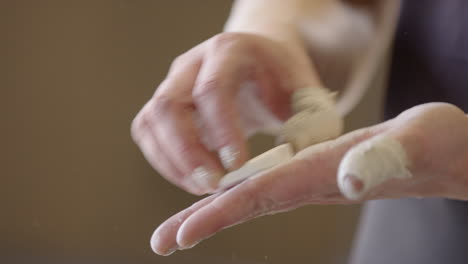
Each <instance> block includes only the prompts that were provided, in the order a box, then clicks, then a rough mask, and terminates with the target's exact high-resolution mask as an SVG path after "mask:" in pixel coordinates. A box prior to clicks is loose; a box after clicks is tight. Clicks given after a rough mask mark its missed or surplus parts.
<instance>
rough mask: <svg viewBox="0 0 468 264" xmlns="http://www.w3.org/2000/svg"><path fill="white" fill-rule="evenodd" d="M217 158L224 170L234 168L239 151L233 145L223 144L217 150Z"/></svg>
mask: <svg viewBox="0 0 468 264" xmlns="http://www.w3.org/2000/svg"><path fill="white" fill-rule="evenodd" d="M218 154H219V159H220V160H221V163H222V164H223V167H224V168H225V169H226V170H232V169H235V166H236V161H237V159H238V158H239V154H240V151H239V150H238V149H237V148H236V147H234V146H224V147H222V148H221V149H220V150H219V153H218Z"/></svg>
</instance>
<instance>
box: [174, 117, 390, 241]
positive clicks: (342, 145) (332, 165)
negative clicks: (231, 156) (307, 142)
mask: <svg viewBox="0 0 468 264" xmlns="http://www.w3.org/2000/svg"><path fill="white" fill-rule="evenodd" d="M381 130H383V126H382V127H377V128H373V129H366V130H361V131H356V132H355V133H351V134H348V135H347V136H346V137H344V138H340V139H339V140H334V141H328V142H324V143H321V144H318V145H314V146H312V147H309V148H307V149H305V150H303V151H301V152H299V153H297V154H296V156H294V157H293V159H292V160H291V161H290V162H288V163H285V164H283V165H279V166H277V167H275V168H272V169H271V170H269V171H265V172H263V173H260V174H258V175H256V176H254V177H252V178H250V179H249V180H247V181H245V182H243V183H241V184H239V185H237V186H236V187H234V188H232V189H230V190H229V191H227V192H225V193H224V194H223V195H221V196H220V197H218V198H217V199H215V200H214V201H212V202H211V203H210V204H207V205H205V206H204V207H203V208H201V209H200V210H198V211H197V212H195V213H193V214H192V215H191V216H190V217H189V218H188V219H187V220H186V221H185V222H184V223H183V224H182V226H181V227H180V229H179V231H178V233H177V243H178V244H179V245H181V246H183V247H192V246H194V245H195V244H197V243H198V242H200V241H201V240H203V239H206V238H208V237H210V236H212V235H214V234H215V233H216V232H218V231H220V230H222V229H224V228H226V227H229V226H232V225H236V224H239V223H242V222H245V221H248V220H250V219H252V218H254V217H258V216H261V215H264V214H271V213H275V212H283V211H287V210H292V209H294V208H297V207H299V206H302V205H305V204H309V203H322V204H328V203H349V201H348V200H346V199H345V198H344V197H343V196H342V195H341V194H340V190H339V189H338V187H337V184H336V171H337V168H338V165H339V162H340V160H341V158H342V157H343V155H344V154H345V152H346V151H347V150H348V149H349V148H351V146H353V145H354V144H356V143H357V142H361V141H363V140H365V139H367V138H369V137H371V136H373V135H375V134H377V133H380V132H381Z"/></svg>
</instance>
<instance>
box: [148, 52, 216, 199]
mask: <svg viewBox="0 0 468 264" xmlns="http://www.w3.org/2000/svg"><path fill="white" fill-rule="evenodd" d="M192 60H195V61H192ZM200 64H201V56H198V57H196V58H195V59H194V58H190V59H189V60H186V59H184V57H181V58H179V59H177V60H176V62H175V63H173V66H172V67H171V70H170V73H169V75H168V77H167V79H166V80H165V81H164V82H163V83H162V84H161V85H160V87H159V88H158V90H157V91H156V93H155V96H154V100H153V101H154V103H153V105H152V106H153V107H152V109H151V110H150V111H151V112H152V113H153V116H154V118H153V120H156V122H154V124H153V130H154V131H155V132H154V133H156V134H157V136H158V139H159V145H160V147H161V152H162V153H163V155H165V156H167V157H168V159H169V160H170V161H171V162H172V163H173V164H175V165H176V166H177V167H178V168H179V170H180V171H181V172H182V174H183V178H191V180H187V183H190V182H196V183H197V185H198V187H200V188H201V189H202V190H203V193H207V192H213V190H214V189H216V184H217V182H218V180H219V178H220V177H221V175H222V174H223V169H222V166H221V165H220V164H219V161H218V159H217V157H216V155H215V154H213V153H211V152H210V151H209V150H208V149H207V148H206V146H205V145H204V144H202V142H201V137H200V131H199V130H198V127H197V126H196V124H195V122H194V119H193V117H194V107H193V102H192V94H191V91H192V87H193V85H194V83H195V79H196V76H197V75H198V71H199V67H200ZM176 177H177V176H176V175H169V176H168V178H174V179H175V181H177V179H176Z"/></svg>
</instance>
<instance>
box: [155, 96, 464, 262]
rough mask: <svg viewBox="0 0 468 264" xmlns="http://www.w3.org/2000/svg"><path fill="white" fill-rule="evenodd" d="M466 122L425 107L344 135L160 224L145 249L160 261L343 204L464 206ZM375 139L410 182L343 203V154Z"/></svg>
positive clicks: (392, 182)
mask: <svg viewBox="0 0 468 264" xmlns="http://www.w3.org/2000/svg"><path fill="white" fill-rule="evenodd" d="M467 135H468V117H467V116H466V115H465V113H463V112H462V111H461V110H460V109H458V108H457V107H455V106H453V105H450V104H445V103H429V104H423V105H419V106H416V107H413V108H411V109H409V110H407V111H405V112H403V113H402V114H400V115H399V116H398V117H396V118H395V119H392V120H389V121H387V122H384V123H381V124H378V125H376V126H373V127H368V128H363V129H360V130H357V131H354V132H351V133H349V134H346V135H343V136H341V137H339V138H337V139H335V140H331V141H327V142H323V143H320V144H317V145H314V146H311V147H308V148H306V149H304V150H303V151H301V152H299V153H297V154H296V155H295V156H294V157H293V159H292V160H291V161H290V162H287V163H285V164H282V165H280V166H278V167H275V168H274V169H272V170H269V171H268V172H266V173H264V174H263V175H261V176H259V177H256V178H252V179H249V180H247V181H244V182H243V183H241V184H239V185H237V186H235V187H234V188H232V189H229V190H227V191H225V192H221V193H217V194H214V195H212V196H209V197H207V198H204V199H202V200H200V201H199V202H197V203H195V204H193V205H192V206H191V207H189V208H187V209H185V210H183V211H181V212H179V213H178V214H176V215H174V216H172V217H170V218H169V219H168V220H166V221H165V222H164V223H162V224H161V225H160V226H159V227H158V229H157V230H156V231H155V233H154V234H153V237H152V239H151V246H152V248H153V250H154V251H155V252H156V253H158V254H160V255H168V254H170V253H172V252H174V251H175V250H177V249H187V248H191V247H193V246H194V245H196V244H197V243H199V242H200V241H201V240H203V239H206V238H208V237H211V236H212V235H214V234H216V233H217V232H219V231H221V230H222V229H225V228H227V227H230V226H233V225H237V224H240V223H243V222H245V221H248V220H251V219H253V218H256V217H260V216H263V215H271V214H274V213H278V212H284V211H289V210H292V209H295V208H298V207H301V206H305V205H309V204H349V203H355V202H361V201H365V200H374V199H392V198H400V197H419V198H422V197H445V198H451V199H459V200H468V173H467V170H468V136H467ZM377 136H385V137H388V138H392V139H394V140H396V141H397V142H399V143H400V144H401V146H402V147H403V149H404V150H405V151H406V154H407V157H408V161H409V162H408V164H409V165H408V168H407V169H408V170H409V172H410V174H411V175H412V176H411V177H409V178H402V179H399V178H393V179H389V180H387V181H385V182H383V183H382V184H380V185H378V186H375V187H374V188H372V189H371V190H368V191H367V192H366V193H364V194H363V195H362V196H361V197H360V199H359V200H349V199H347V198H346V197H344V196H343V195H342V193H341V192H340V190H339V188H338V186H337V177H336V175H337V170H338V168H339V165H340V162H341V161H342V159H343V156H344V155H345V154H346V152H347V151H348V150H350V149H351V148H353V147H354V146H356V145H359V144H360V143H364V142H365V141H368V140H370V139H372V138H375V137H377Z"/></svg>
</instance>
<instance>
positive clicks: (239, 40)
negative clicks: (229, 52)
mask: <svg viewBox="0 0 468 264" xmlns="http://www.w3.org/2000/svg"><path fill="white" fill-rule="evenodd" d="M246 41H247V39H246V38H245V37H244V36H243V35H242V34H240V33H233V32H226V33H221V34H218V35H215V36H214V37H213V38H211V47H212V48H213V49H215V50H217V49H224V48H229V47H233V46H240V45H243V44H244V43H246Z"/></svg>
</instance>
